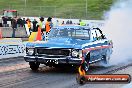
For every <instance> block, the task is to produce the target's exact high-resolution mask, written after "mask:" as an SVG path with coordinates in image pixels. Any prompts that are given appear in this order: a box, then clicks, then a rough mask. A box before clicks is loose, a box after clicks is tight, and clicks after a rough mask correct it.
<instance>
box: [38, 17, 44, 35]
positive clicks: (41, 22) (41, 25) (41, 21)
mask: <svg viewBox="0 0 132 88" xmlns="http://www.w3.org/2000/svg"><path fill="white" fill-rule="evenodd" d="M43 21H44V18H43V17H40V21H39V22H38V23H37V31H38V27H40V28H41V32H42V34H43V31H44V30H45V29H44V28H43Z"/></svg>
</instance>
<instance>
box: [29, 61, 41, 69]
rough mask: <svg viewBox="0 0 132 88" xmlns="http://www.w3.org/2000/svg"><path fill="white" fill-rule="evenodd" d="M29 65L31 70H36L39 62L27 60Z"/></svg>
mask: <svg viewBox="0 0 132 88" xmlns="http://www.w3.org/2000/svg"><path fill="white" fill-rule="evenodd" d="M29 65H30V68H31V69H32V70H33V71H37V70H38V68H39V65H40V64H39V63H37V62H29Z"/></svg>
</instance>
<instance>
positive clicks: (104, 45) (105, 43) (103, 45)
mask: <svg viewBox="0 0 132 88" xmlns="http://www.w3.org/2000/svg"><path fill="white" fill-rule="evenodd" d="M96 33H97V38H98V41H100V45H101V52H100V54H101V58H102V56H103V55H106V53H107V52H108V50H109V40H108V39H107V38H106V37H105V36H104V34H103V33H102V31H101V30H100V29H99V28H97V30H96Z"/></svg>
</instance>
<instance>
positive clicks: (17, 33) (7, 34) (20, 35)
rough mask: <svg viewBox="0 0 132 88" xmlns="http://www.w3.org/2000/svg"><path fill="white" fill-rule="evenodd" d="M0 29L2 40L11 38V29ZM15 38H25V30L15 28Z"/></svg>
mask: <svg viewBox="0 0 132 88" xmlns="http://www.w3.org/2000/svg"><path fill="white" fill-rule="evenodd" d="M0 29H1V32H2V37H3V38H11V37H12V33H13V29H12V28H11V27H0ZM15 37H16V38H27V37H28V35H27V33H26V30H25V28H23V27H19V28H17V29H16V31H15Z"/></svg>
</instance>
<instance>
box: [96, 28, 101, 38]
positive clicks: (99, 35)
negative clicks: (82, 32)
mask: <svg viewBox="0 0 132 88" xmlns="http://www.w3.org/2000/svg"><path fill="white" fill-rule="evenodd" d="M96 35H97V40H100V39H102V34H101V33H100V31H99V30H96Z"/></svg>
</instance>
